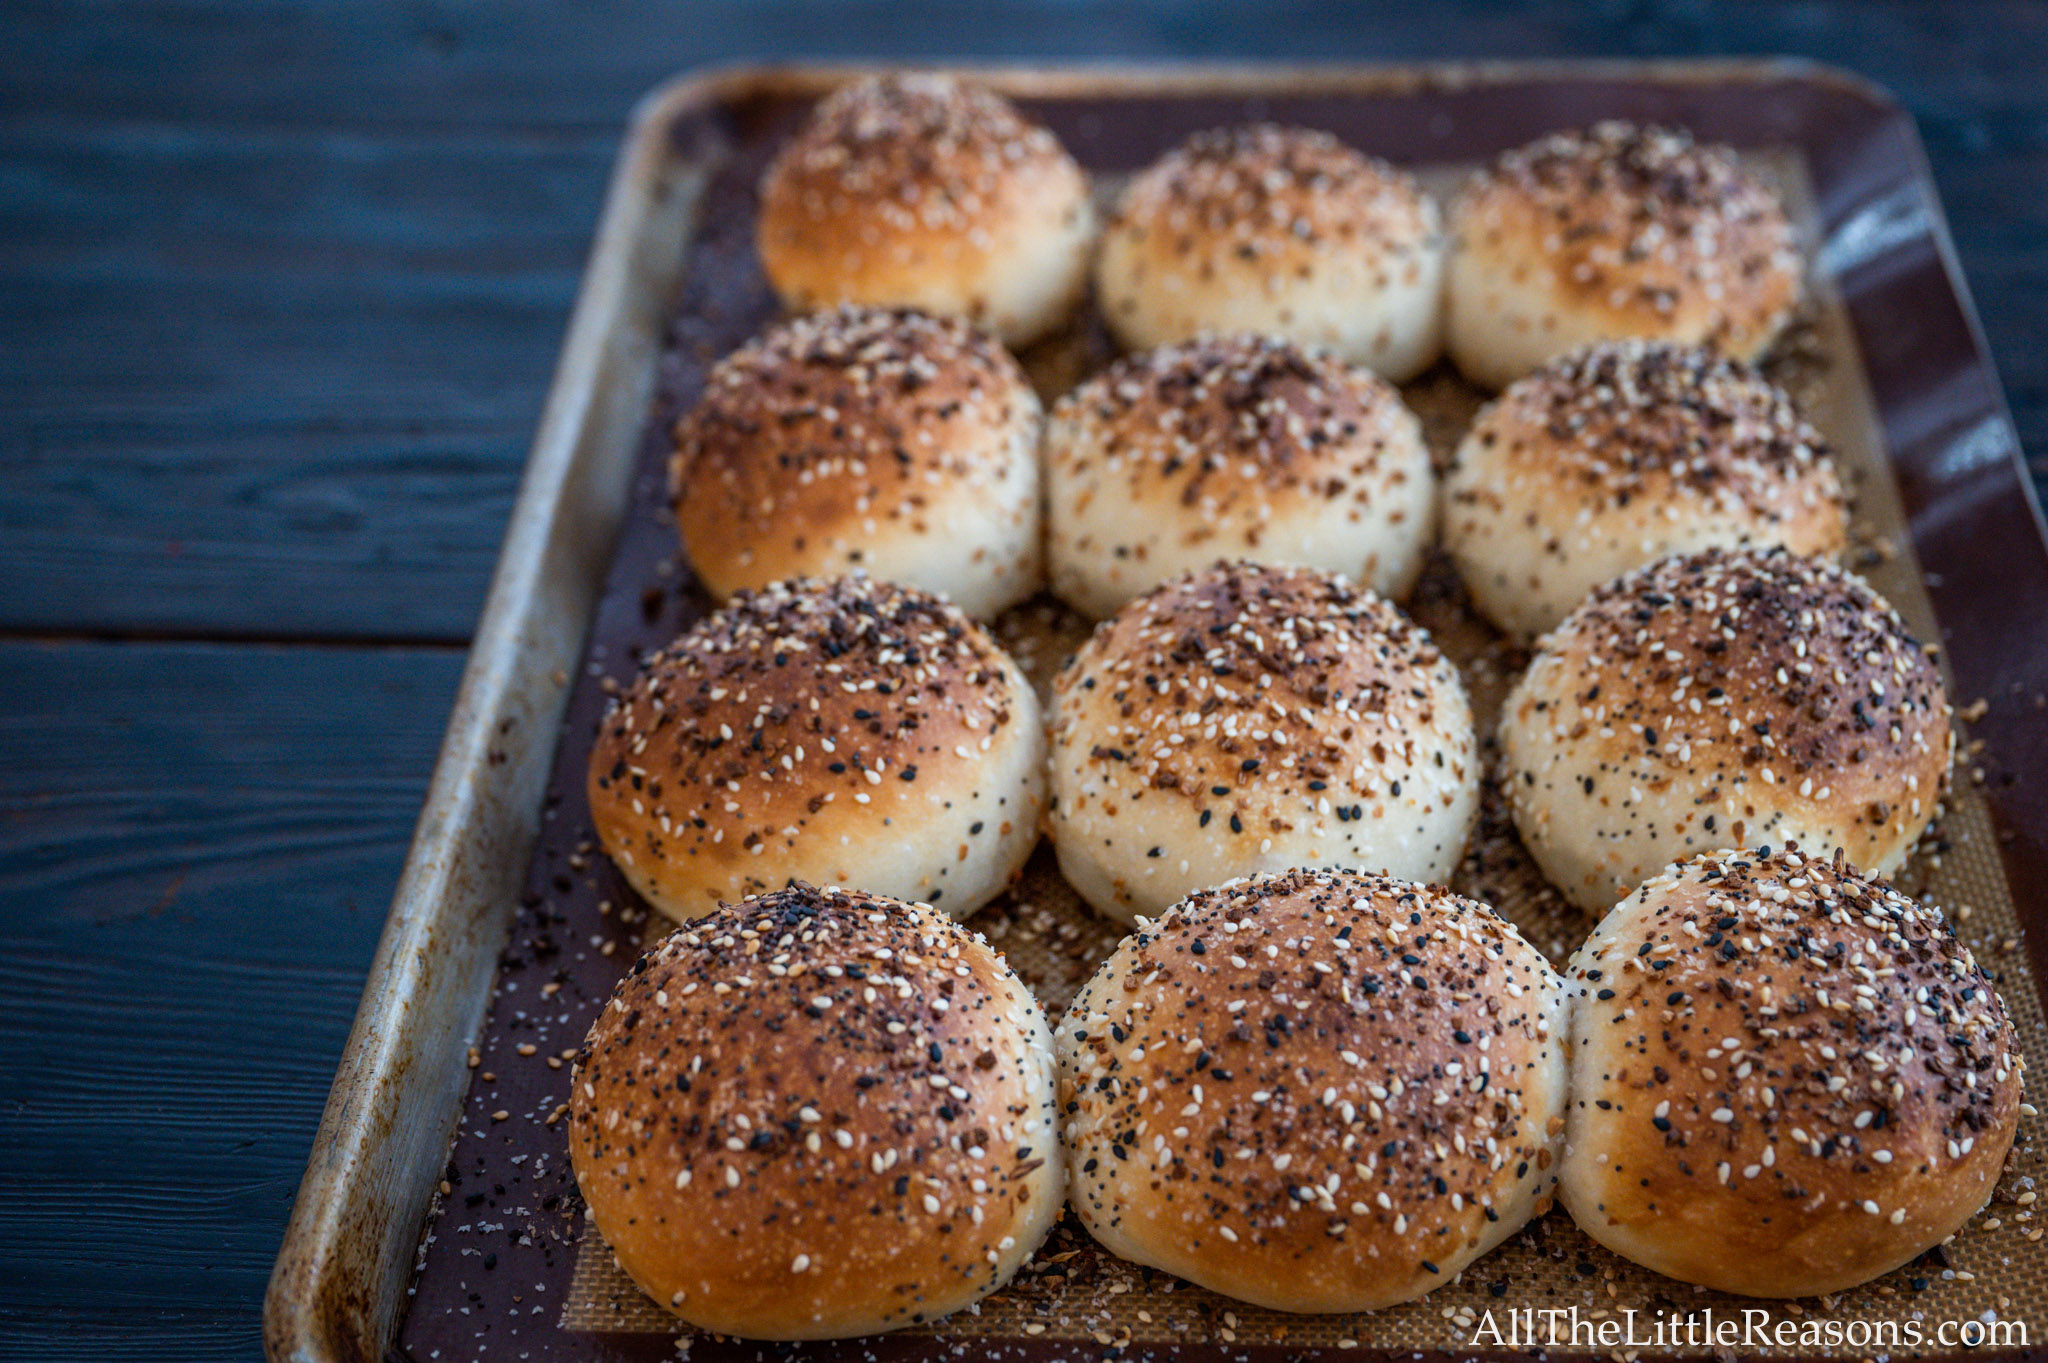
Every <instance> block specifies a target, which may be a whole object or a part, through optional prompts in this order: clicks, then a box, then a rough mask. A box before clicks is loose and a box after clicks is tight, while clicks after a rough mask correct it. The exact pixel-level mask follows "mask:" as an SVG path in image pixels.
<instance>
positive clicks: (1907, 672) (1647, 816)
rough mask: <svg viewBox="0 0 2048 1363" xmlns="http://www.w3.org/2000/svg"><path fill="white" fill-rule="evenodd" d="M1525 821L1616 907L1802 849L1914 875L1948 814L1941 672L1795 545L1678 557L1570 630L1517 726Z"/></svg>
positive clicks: (1834, 570)
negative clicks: (1688, 870) (1699, 875)
mask: <svg viewBox="0 0 2048 1363" xmlns="http://www.w3.org/2000/svg"><path fill="white" fill-rule="evenodd" d="M1500 736H1501V748H1502V760H1503V763H1504V769H1503V770H1504V776H1503V779H1504V782H1505V784H1506V786H1507V792H1508V802H1509V807H1510V808H1511V810H1512V811H1513V813H1514V819H1515V825H1516V827H1517V828H1519V829H1520V830H1521V834H1522V841H1523V842H1524V843H1525V844H1527V845H1528V848H1529V850H1530V852H1532V853H1533V854H1534V855H1535V857H1536V860H1537V861H1538V862H1539V863H1540V864H1541V865H1542V867H1543V871H1544V874H1545V875H1547V876H1549V878H1550V880H1551V881H1552V883H1554V884H1555V885H1556V886H1557V887H1558V889H1560V890H1561V891H1563V892H1564V894H1565V895H1566V896H1567V897H1568V898H1570V899H1572V900H1573V901H1574V902H1576V903H1577V904H1578V905H1580V907H1582V908H1585V909H1589V910H1592V911H1595V912H1598V911H1602V910H1604V909H1605V908H1606V907H1607V906H1608V905H1611V904H1613V903H1614V902H1615V901H1616V900H1618V899H1620V898H1621V897H1622V896H1623V895H1625V894H1627V893H1628V892H1629V891H1631V890H1633V889H1634V888H1635V887H1636V886H1638V885H1640V884H1642V882H1643V881H1645V880H1647V879H1649V877H1650V876H1652V875H1654V874H1656V872H1657V871H1658V869H1659V868H1661V867H1663V866H1664V865H1666V864H1667V863H1669V862H1672V861H1676V860H1680V859H1682V858H1685V857H1690V856H1694V855H1696V854H1698V853H1700V852H1703V851H1711V850H1714V849H1716V848H1719V847H1731V846H1733V847H1739V846H1744V845H1748V844H1754V843H1758V842H1765V841H1768V842H1775V843H1782V842H1786V841H1796V842H1798V843H1799V844H1800V845H1801V846H1802V847H1808V848H1810V849H1812V850H1813V851H1814V852H1815V853H1816V855H1825V854H1827V853H1831V852H1832V851H1833V850H1834V849H1836V848H1838V847H1839V848H1841V849H1843V850H1844V851H1845V852H1847V854H1848V857H1849V861H1850V862H1851V863H1852V864H1853V865H1856V866H1859V867H1861V868H1862V869H1864V870H1867V871H1871V872H1875V873H1877V874H1884V873H1887V872H1889V871H1891V870H1893V869H1894V868H1896V867H1897V866H1898V865H1899V863H1900V862H1902V861H1904V860H1905V858H1906V855H1907V853H1909V852H1910V851H1912V849H1913V844H1914V843H1915V842H1917V841H1918V840H1919V837H1920V834H1921V832H1922V830H1924V829H1925V828H1926V827H1927V824H1928V822H1929V821H1930V820H1931V819H1932V818H1933V817H1934V815H1935V812H1936V810H1937V809H1938V808H1939V806H1940V803H1941V798H1942V793H1943V787H1944V784H1945V782H1946V778H1947V774H1948V765H1949V755H1950V750H1951V748H1952V746H1953V740H1952V737H1951V731H1950V727H1949V705H1948V697H1947V694H1946V692H1945V691H1944V689H1943V686H1942V680H1941V672H1940V670H1939V669H1938V668H1937V667H1936V666H1935V664H1934V661H1933V659H1932V658H1930V657H1929V656H1928V655H1927V653H1926V651H1925V650H1924V649H1922V648H1921V646H1920V644H1919V643H1918V642H1917V641H1916V640H1915V639H1914V638H1913V637H1912V636H1911V635H1910V634H1908V633H1907V632H1906V627H1905V625H1904V623H1903V622H1901V621H1900V619H1899V617H1898V615H1897V614H1896V613H1895V612H1894V611H1893V610H1892V608H1891V607H1890V606H1888V605H1886V604H1885V602H1884V601H1883V599H1882V598H1880V597H1879V596H1878V595H1877V594H1876V593H1875V592H1873V591H1871V590H1870V588H1869V587H1867V586H1865V585H1864V584H1863V582H1862V581H1861V580H1860V579H1858V578H1855V577H1852V576H1851V575H1849V574H1848V573H1846V572H1844V571H1843V570H1842V569H1840V568H1838V567H1836V566H1835V565H1834V564H1831V563H1826V562H1823V561H1821V560H1818V559H1802V558H1798V557H1796V556H1794V555H1792V554H1789V553H1787V552H1786V551H1785V550H1783V549H1778V548H1772V549H1754V548H1752V549H1707V550H1702V551H1701V552H1699V553H1696V554H1679V555H1674V556H1672V557H1670V558H1665V559H1660V560H1658V561H1657V562H1655V563H1653V564H1650V565H1648V566H1647V567H1644V568H1640V569H1638V570H1636V571H1635V572H1633V573H1630V574H1628V575H1627V576H1626V577H1623V578H1620V579H1618V580H1617V581H1614V582H1611V583H1608V584H1607V585H1605V586H1603V587H1601V588H1600V589H1598V590H1597V591H1595V592H1594V593H1593V594H1592V596H1590V597H1588V598H1587V599H1586V601H1585V603H1584V604H1583V605H1581V606H1580V607H1579V608H1578V609H1577V610H1575V611H1573V612H1572V613H1571V614H1570V615H1569V616H1567V617H1566V618H1565V622H1564V623H1563V624H1562V625H1560V626H1558V628H1557V630H1556V631H1555V632H1554V633H1552V634H1551V635H1549V636H1547V637H1546V638H1545V639H1544V640H1543V642H1542V644H1541V645H1540V646H1539V647H1538V650H1537V654H1536V658H1535V660H1534V661H1533V662H1531V663H1530V664H1529V670H1528V672H1526V673H1525V674H1524V675H1523V677H1522V679H1521V681H1520V682H1519V683H1517V684H1516V686H1515V689H1514V691H1513V692H1512V693H1511V694H1510V695H1509V696H1508V701H1507V706H1506V708H1505V709H1504V710H1503V711H1502V713H1501V728H1500Z"/></svg>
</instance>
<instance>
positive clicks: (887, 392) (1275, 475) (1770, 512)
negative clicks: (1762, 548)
mask: <svg viewBox="0 0 2048 1363" xmlns="http://www.w3.org/2000/svg"><path fill="white" fill-rule="evenodd" d="M674 439H675V444H674V454H673V457H672V460H671V474H672V487H673V495H674V504H675V514H676V518H677V522H678V525H679V528H680V529H681V532H682V539H683V544H684V548H685V551H686V552H687V554H688V556H689V559H690V563H691V566H692V567H693V569H694V570H695V571H696V573H697V575H698V577H699V579H700V580H701V581H703V582H704V583H705V584H706V586H707V587H709V588H710V590H711V591H712V592H713V594H714V595H716V596H718V597H720V598H721V599H723V598H726V597H729V596H731V595H732V594H733V593H734V592H737V591H740V590H742V589H745V588H749V587H762V586H766V585H767V584H768V583H770V582H776V581H781V580H784V579H787V578H791V577H801V576H812V575H826V574H835V573H845V572H854V571H860V572H867V573H869V574H871V575H873V576H877V577H882V578H886V579H889V580H891V581H899V582H904V583H908V584H910V585H913V586H921V587H925V588H927V589H930V590H933V591H937V592H940V593H942V594H944V595H947V596H949V597H951V598H952V599H953V600H954V601H955V602H956V603H958V604H959V605H960V606H962V607H963V608H964V609H966V610H967V611H968V613H969V614H971V615H974V616H977V617H979V618H983V619H987V618H991V617H993V616H994V615H996V614H998V613H1000V612H1001V611H1002V610H1004V609H1006V608H1008V607H1010V606H1013V605H1015V604H1017V603H1018V602H1020V601H1023V600H1025V599H1027V598H1029V597H1030V596H1032V595H1033V594H1035V593H1036V592H1037V591H1039V590H1040V589H1041V587H1042V586H1044V585H1046V584H1047V583H1048V581H1049V584H1050V586H1051V588H1052V590H1053V591H1054V592H1055V593H1056V594H1057V595H1059V596H1060V597H1061V598H1062V599H1064V600H1065V601H1066V602H1067V603H1068V604H1070V605H1072V606H1074V607H1075V608H1077V609H1078V610H1080V611H1081V612H1083V613H1084V614H1086V615H1088V616H1091V617H1093V618H1096V619H1101V618H1105V617H1107V616H1109V615H1111V614H1113V613H1115V611H1116V610H1117V609H1118V608H1119V607H1121V606H1123V605H1124V604H1125V603H1127V602H1129V601H1130V600H1132V599H1133V598H1135V597H1137V596H1139V595H1140V594H1142V593H1143V592H1145V591H1147V590H1149V589H1151V588H1153V587H1155V586H1157V585H1159V584H1160V583H1162V582H1165V581H1167V580H1169V579H1171V578H1173V577H1175V576H1177V575H1179V574H1181V573H1184V572H1187V571H1189V570H1191V569H1195V568H1200V567H1204V566H1207V565H1208V564H1211V563H1214V562H1216V561H1217V560H1219V559H1228V558H1240V557H1243V558H1256V559H1262V560H1269V561H1276V562H1285V563H1296V564H1301V565H1304V566H1307V567H1313V568H1320V569H1323V570H1325V571H1329V572H1334V573H1342V574H1344V575H1345V576H1347V577H1350V578H1352V579H1353V580H1355V581H1358V582H1360V583H1362V584H1364V585H1366V586H1369V587H1371V588H1373V589H1374V590H1375V591H1377V592H1379V593H1380V594H1381V595H1383V596H1388V597H1392V598H1395V599H1400V598H1401V597H1403V596H1405V595H1406V594H1407V592H1408V590H1409V589H1410V588H1411V587H1412V586H1413V585H1414V583H1415V581H1416V579H1417V577H1418V575H1419V574H1420V572H1421V570H1422V566H1423V562H1424V559H1425V556H1426V554H1427V553H1428V551H1429V549H1430V547H1431V546H1432V544H1433V543H1434V542H1435V541H1436V538H1437V532H1438V526H1439V521H1441V530H1442V541H1443V544H1444V546H1445V548H1446V550H1447V551H1448V553H1449V554H1450V557H1451V558H1452V560H1453V561H1454V562H1455V563H1456V565H1457V566H1458V568H1459V570H1460V572H1461V575H1462V576H1463V577H1464V579H1465V581H1466V583H1467V585H1468V587H1469V589H1470V592H1471V595H1472V599H1473V602H1474V604H1475V605H1476V606H1477V607H1478V608H1479V609H1480V610H1481V611H1482V613H1484V614H1485V615H1487V616H1488V617H1489V618H1490V619H1492V620H1493V621H1494V623H1496V624H1497V625H1499V626H1500V627H1501V628H1502V629H1503V630H1505V631H1507V632H1508V633H1509V634H1511V635H1516V636H1519V637H1522V638H1525V639H1526V638H1533V637H1535V636H1536V635H1539V634H1541V633H1543V632H1544V631H1545V630H1548V629H1550V628H1551V627H1552V626H1554V625H1556V624H1557V623H1558V622H1559V621H1560V620H1562V619H1563V618H1564V615H1565V613H1566V612H1567V611H1568V610H1569V609H1570V608H1571V607H1572V606H1574V605H1576V604H1577V603H1578V602H1579V601H1580V600H1581V599H1583V598H1584V596H1585V595H1586V594H1587V593H1588V592H1589V591H1591V590H1592V589H1593V588H1594V587H1595V586H1597V585H1599V584H1600V583H1602V582H1605V581H1608V580H1610V579H1611V578H1614V577H1616V576H1618V575H1620V574H1621V573H1622V572H1624V571H1625V570H1627V569H1629V568H1633V567H1636V566H1638V565H1639V564H1641V563H1644V562H1647V561H1648V560H1650V559H1653V558H1656V557H1658V556H1660V555H1662V554H1666V553H1671V552H1675V551H1677V550H1681V549H1693V548H1701V547H1705V546H1708V545H1715V544H1739V543H1760V544H1783V545H1786V546H1787V547H1789V548H1790V549H1792V550H1793V551H1794V552H1796V553H1800V554H1807V555H1814V554H1828V553H1833V552H1836V551H1838V550H1839V549H1841V548H1842V546H1843V544H1844V543H1845V541H1846V535H1847V530H1846V525H1847V515H1846V510H1845V498H1844V493H1843V487H1842V481H1841V476H1840V473H1839V471H1838V470H1837V468H1836V466H1835V462H1834V459H1833V456H1832V454H1831V453H1830V451H1829V449H1828V446H1827V443H1826V441H1825V440H1824V439H1823V438H1822V437H1821V436H1820V434H1819V433H1818V432H1817V431H1815V430H1814V428H1813V427H1812V426H1811V425H1810V424H1809V423H1808V422H1807V421H1806V420H1805V419H1804V418H1803V417H1802V416H1801V414H1800V413H1799V411H1798V410H1797V409H1796V407H1795V406H1794V404H1793V403H1792V402H1791V400H1790V399H1789V398H1788V397H1787V396H1786V395H1785V393H1784V392H1783V391H1782V390H1781V389H1779V388H1778V387H1777V386H1776V385H1774V384H1772V383H1771V382H1769V381H1768V380H1767V379H1765V378H1764V377H1763V376H1761V375H1760V374H1758V373H1757V372H1756V371H1755V370H1753V369H1752V368H1750V367H1748V366H1745V365H1742V364H1739V363H1737V362H1735V361H1733V360H1730V359H1728V358H1726V357H1725V356H1722V355H1720V354H1719V353H1718V352H1715V351H1712V350H1706V349H1701V348H1697V347H1687V346H1677V345H1672V344H1669V343H1666V342H1661V341H1603V342H1595V343H1593V344H1592V345H1590V346H1588V347H1586V348H1584V349H1581V350H1575V351H1572V352H1570V353H1568V354H1566V355H1565V356H1563V357H1562V358H1560V359H1558V360H1555V361H1553V362H1552V363H1550V364H1548V365H1546V366H1545V367H1543V368H1542V369H1539V370H1538V371H1536V372H1535V373H1533V374H1531V375H1529V376H1527V377H1525V378H1523V379H1520V380H1518V381H1516V382H1515V383H1514V384H1512V385H1511V386H1510V387H1509V388H1508V389H1507V390H1506V391H1505V392H1504V393H1502V394H1501V395H1500V397H1499V398H1498V399H1497V400H1496V401H1494V402H1493V403H1491V404H1489V405H1488V406H1487V407H1485V408H1484V409H1483V410H1482V411H1481V412H1480V414H1479V416H1478V418H1477V419H1476V421H1475V422H1474V424H1473V426H1472V428H1471V429H1470V430H1469V431H1468V432H1467V433H1466V435H1465V437H1464V438H1463V440H1462V441H1461V442H1460V443H1459V445H1458V447H1457V450H1456V452H1455V454H1454V456H1453V457H1452V459H1451V461H1450V463H1449V467H1448V469H1447V470H1446V472H1445V475H1444V477H1443V479H1442V486H1441V487H1439V479H1438V476H1437V473H1436V471H1435V469H1434V467H1433V465H1432V461H1431V456H1430V453H1429V450H1428V448H1427V446H1426V445H1425V443H1424V440H1423V433H1422V427H1421V423H1420V422H1419V421H1418V420H1417V418H1416V417H1415V415H1414V414H1413V413H1412V412H1411V411H1409V409H1408V408H1407V407H1406V406H1405V405H1404V404H1403V402H1402V399H1401V395H1400V392H1399V391H1398V390H1397V389H1395V388H1394V387H1393V386H1392V385H1391V384H1389V383H1387V382H1386V381H1385V380H1383V379H1381V378H1379V377H1377V376H1376V375H1374V374H1373V373H1371V372H1370V371H1369V370H1366V369H1362V368H1359V367H1356V366H1353V365H1349V364H1346V363H1345V362H1344V361H1342V360H1340V359H1339V358H1337V357H1336V356H1335V355H1333V354H1331V353H1329V352H1326V351H1321V350H1316V349H1309V348H1303V347H1301V346H1299V345H1297V344H1295V343H1292V342H1289V341H1286V340H1282V339H1279V338H1276V337H1272V336H1263V335H1254V334H1249V333H1242V334H1231V335H1204V336H1200V337H1197V338H1195V339H1193V340H1190V341H1184V342H1176V343H1172V344H1168V345H1166V346H1163V347H1161V348H1159V349H1156V350H1151V351H1146V352H1141V353H1139V354H1135V355H1130V356H1126V357H1124V358H1122V359H1119V360H1117V361H1115V362H1114V363H1112V364H1111V365H1109V366H1108V367H1107V368H1106V369H1104V370H1102V371H1101V372H1100V373H1097V374H1095V375H1093V376H1092V377H1090V378H1088V379H1086V380H1085V381H1083V382H1082V383H1081V384H1080V385H1079V386H1078V387H1076V388H1075V389H1073V390H1072V391H1071V392H1069V393H1068V394H1067V395H1066V396H1064V397H1062V398H1061V399H1060V400H1059V401H1058V402H1057V403H1055V404H1054V405H1053V407H1052V410H1051V412H1050V413H1049V414H1047V413H1046V412H1045V411H1044V409H1043V408H1042V406H1041V404H1040V401H1039V399H1038V397H1037V395H1036V393H1035V392H1034V391H1033V389H1032V387H1031V385H1030V383H1029V381H1028V380H1027V379H1026V377H1025V375H1024V372H1023V370H1022V369H1021V368H1020V367H1019V366H1018V365H1017V363H1016V362H1015V360H1013V359H1012V358H1011V357H1010V356H1009V355H1008V354H1007V353H1006V352H1004V351H1003V349H1002V348H1001V347H1000V346H999V345H998V344H997V343H996V342H995V341H994V340H993V339H991V338H989V337H987V336H984V335H982V334H980V333H978V332H976V331H974V330H972V329H971V328H969V327H968V326H967V325H966V324H964V323H962V322H960V321H958V320H957V319H943V318H936V317H932V316H929V315H926V314H922V313H916V312H910V311H903V310H878V309H869V308H858V307H846V308H841V309H837V310H834V311H831V312H825V313H817V314H811V315H808V316H804V317H800V318H796V319H794V320H791V321H788V322H785V323H783V324H781V325H779V326H776V327H774V328H772V329H770V330H769V331H768V332H767V333H766V334H764V335H763V336H761V337H759V338H758V339H756V340H754V341H752V342H750V343H749V344H747V345H745V346H743V347H741V348H740V349H739V350H737V351H736V352H734V353H733V354H732V355H730V356H728V357H726V358H725V359H724V360H723V361H721V362H720V363H719V364H718V365H716V366H715V367H714V368H713V370H712V371H711V374H710V376H709V379H708V381H707V384H706V387H705V390H704V393H703V395H702V396H701V397H700V398H699V400H698V401H697V402H696V404H695V405H694V406H693V407H692V408H691V409H690V411H689V412H688V413H687V414H685V415H684V417H683V418H682V419H681V421H679V422H678V423H677V425H676V428H675V434H674ZM1440 505H1441V509H1442V510H1441V516H1439V506H1440Z"/></svg>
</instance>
